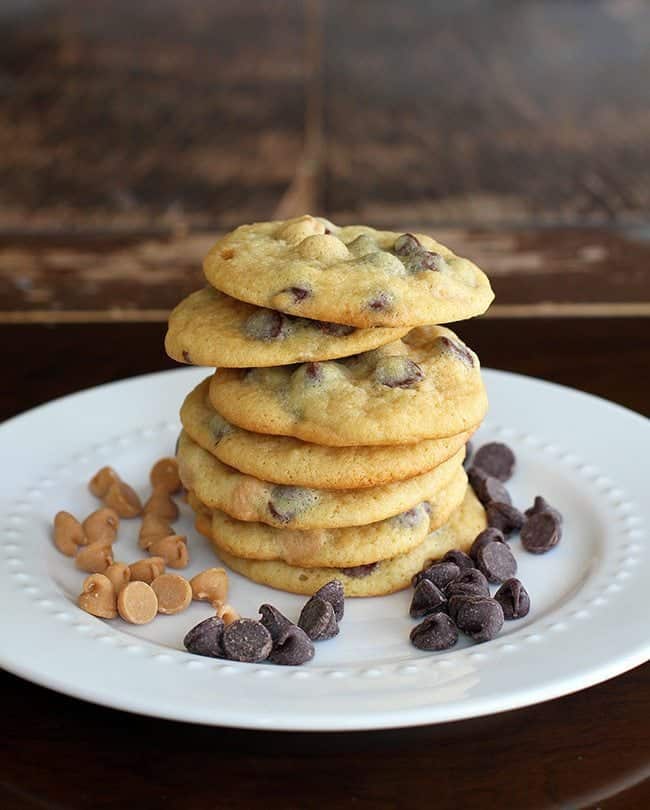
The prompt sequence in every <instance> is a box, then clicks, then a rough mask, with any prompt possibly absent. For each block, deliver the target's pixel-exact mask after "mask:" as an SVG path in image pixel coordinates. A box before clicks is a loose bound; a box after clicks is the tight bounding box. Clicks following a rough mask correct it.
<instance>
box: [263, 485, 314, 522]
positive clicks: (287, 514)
mask: <svg viewBox="0 0 650 810" xmlns="http://www.w3.org/2000/svg"><path fill="white" fill-rule="evenodd" d="M317 501H318V496H317V495H316V493H315V492H314V491H313V490H311V489H303V488H302V487H289V486H283V485H282V484H278V486H275V487H273V489H272V490H271V498H270V499H269V503H268V510H269V513H270V514H271V516H272V517H274V518H275V520H277V521H278V522H279V523H289V522H290V521H292V520H293V519H294V518H295V517H297V515H300V514H302V513H303V512H306V511H307V510H308V509H310V508H311V507H312V506H313V505H314V504H315V503H316V502H317Z"/></svg>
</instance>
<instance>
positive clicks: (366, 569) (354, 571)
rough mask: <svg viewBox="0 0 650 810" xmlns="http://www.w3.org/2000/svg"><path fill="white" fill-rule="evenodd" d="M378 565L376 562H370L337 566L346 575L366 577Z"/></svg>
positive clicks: (355, 577)
mask: <svg viewBox="0 0 650 810" xmlns="http://www.w3.org/2000/svg"><path fill="white" fill-rule="evenodd" d="M378 565H379V563H378V562H372V563H366V564H365V565H353V566H352V567H351V568H339V571H340V572H341V573H342V574H345V575H346V576H348V577H353V578H354V579H362V578H363V577H367V576H369V575H370V574H372V572H373V571H374V570H375V568H376V567H377V566H378Z"/></svg>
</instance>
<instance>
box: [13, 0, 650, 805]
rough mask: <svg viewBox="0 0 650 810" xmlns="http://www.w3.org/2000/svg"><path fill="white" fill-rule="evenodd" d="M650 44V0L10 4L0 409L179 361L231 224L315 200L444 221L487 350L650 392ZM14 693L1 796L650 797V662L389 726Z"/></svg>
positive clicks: (614, 394)
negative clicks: (482, 276) (204, 724)
mask: <svg viewBox="0 0 650 810" xmlns="http://www.w3.org/2000/svg"><path fill="white" fill-rule="evenodd" d="M649 42H650V4H648V3H646V2H644V0H591V2H588V1H587V0H566V2H559V1H558V0H493V1H492V2H490V1H489V0H483V1H482V2H480V1H479V0H456V1H455V2H453V3H452V2H442V1H439V2H434V0H430V2H425V0H417V1H416V0H413V2H402V3H400V2H395V0H392V1H389V0H355V2H348V3H344V2H342V0H306V1H305V2H299V0H267V1H266V2H261V1H259V0H255V1H252V0H251V2H246V0H219V2H209V0H203V1H200V0H184V2H181V0H157V1H154V0H140V1H139V2H134V1H133V0H130V2H127V1H126V0H93V2H86V0H68V2H64V1H63V0H48V1H47V2H45V1H44V0H29V2H27V1H25V2H22V0H5V2H4V3H1V4H0V340H1V341H2V346H3V349H4V357H5V364H4V371H3V385H2V386H0V419H2V418H6V417H8V416H11V415H12V414H14V413H17V412H19V411H21V410H23V409H25V408H27V407H30V406H32V405H36V404H38V403H40V402H43V401H46V400H48V399H50V398H52V397H54V396H60V395H63V394H66V393H69V392H71V391H74V390H77V389H79V388H83V387H86V386H89V385H93V384H98V383H102V382H106V381H108V380H111V379H117V378H120V377H125V376H129V375H132V374H137V373H140V372H145V371H151V370H156V369H160V368H169V367H172V365H173V364H172V363H171V361H169V360H168V359H167V358H166V357H165V355H164V352H163V348H162V338H163V335H164V321H165V318H166V316H167V313H168V311H169V309H170V307H171V306H173V304H174V303H175V302H176V301H177V300H178V299H179V298H180V297H181V296H182V295H184V294H185V293H186V292H189V291H190V290H192V289H195V288H196V287H198V286H199V285H200V283H201V273H200V262H201V258H202V256H203V255H204V253H205V252H206V250H207V248H208V247H209V245H210V244H211V242H212V241H213V239H214V238H215V236H216V235H217V234H218V233H220V232H223V231H224V230H226V229H228V228H230V227H231V226H233V225H235V224H238V223H240V222H243V221H251V220H254V219H268V218H269V217H284V216H290V215H293V214H297V213H303V212H304V211H311V212H313V213H320V214H324V215H326V216H328V217H330V218H332V219H334V220H337V221H339V222H353V221H364V222H368V223H371V224H376V225H379V226H387V227H394V228H396V229H405V228H415V227H420V228H422V229H428V230H430V231H431V232H432V233H433V234H434V235H435V236H436V237H437V238H439V239H440V240H441V241H443V242H447V243H449V244H450V246H452V247H453V248H454V249H456V250H457V251H459V252H461V253H462V252H466V253H467V255H469V256H471V257H472V258H473V259H475V260H476V261H477V262H478V263H479V264H481V265H482V266H484V268H485V269H486V271H487V272H488V273H489V274H490V276H491V278H492V281H493V284H494V287H495V290H496V293H497V299H496V303H495V305H494V306H493V307H492V308H491V310H490V313H489V315H488V316H487V317H485V318H481V319H477V320H474V321H471V322H468V323H464V324H460V325H458V331H459V332H460V333H461V335H462V336H463V337H465V338H466V339H467V340H468V341H469V342H470V343H471V345H472V346H473V347H475V348H476V349H477V350H478V351H479V353H480V355H481V359H482V361H483V362H484V364H485V365H491V366H496V367H499V368H506V369H510V370H514V371H520V372H523V373H528V374H534V375H537V376H540V377H544V378H547V379H551V380H555V381H557V382H561V383H564V384H567V385H573V386H576V387H578V388H582V389H584V390H588V391H591V392H593V393H596V394H599V395H601V396H605V397H608V398H610V399H613V400H615V401H617V402H620V403H622V404H624V405H627V406H628V407H632V408H635V409H636V410H639V411H641V412H643V413H646V414H650V386H649V385H648V382H647V380H648V372H647V368H648V358H649V357H650V329H649V328H648V326H649V322H648V319H647V316H648V315H650V103H649V102H650V81H649V77H650V48H649V47H648V43H649ZM514 319H517V320H514ZM640 449H641V448H640ZM639 459H640V460H635V462H634V463H637V464H639V465H641V464H643V463H646V462H645V459H644V457H643V455H642V454H641V453H640V455H639ZM639 469H640V474H642V472H643V467H642V466H639ZM621 620H622V621H623V620H624V617H622V618H621ZM606 654H607V650H606V647H605V646H604V648H603V655H606ZM73 665H74V664H73V662H71V666H73ZM0 689H1V690H2V692H1V694H2V705H3V723H2V734H0V810H37V809H38V810H41V809H42V808H54V809H55V810H82V809H83V810H87V808H89V807H94V808H98V810H123V808H125V807H130V806H137V807H139V808H142V809H143V810H149V808H152V809H153V808H156V810H157V809H158V808H161V807H162V808H179V809H180V808H182V809H183V810H195V808H196V810H199V808H200V810H204V809H205V808H213V807H215V808H216V807H227V808H235V810H249V808H254V807H264V808H265V810H269V809H271V808H282V810H285V808H300V810H302V808H312V807H314V808H320V807H331V808H339V807H341V808H351V809H352V808H356V809H357V810H366V808H367V809H368V810H376V809H377V808H379V809H380V810H391V809H392V808H396V807H418V806H420V805H424V804H426V805H431V806H433V807H435V808H436V810H438V808H440V810H444V808H454V810H459V809H460V808H462V810H465V808H468V809H470V810H471V809H472V808H480V809H481V810H484V809H485V808H496V807H499V808H501V807H513V808H517V810H519V808H523V809H524V810H529V809H532V810H537V808H540V809H542V808H544V810H545V809H546V808H553V810H574V808H602V809H603V810H616V809H618V808H621V809H624V810H630V809H631V810H636V809H637V808H638V810H647V808H648V807H650V665H647V664H646V665H645V666H643V667H639V668H637V669H635V670H633V671H631V672H629V673H627V674H625V675H623V676H621V677H618V678H615V679H613V680H612V681H609V682H607V683H604V684H601V685H599V686H597V687H594V688H592V689H588V690H586V691H584V692H580V693H578V694H576V695H570V696H567V697H565V698H562V699H559V700H556V701H552V702H550V703H546V704H542V705H540V706H534V707H530V708H527V709H522V710H519V711H516V712H510V713H507V714H504V715H497V716H494V717H488V718H484V719H479V720H474V721H466V722H462V723H454V724H447V725H443V726H436V727H428V728H423V729H415V730H404V731H393V732H383V733H372V734H370V733H369V734H346V735H340V734H334V735H322V734H318V735H316V734H314V735H304V734H301V735H291V734H284V735H283V734H267V733H251V732H237V731H229V730H226V729H206V728H199V727H196V726H191V725H184V724H174V723H167V722H164V721H157V720H150V719H146V718H137V717H133V716H130V715H127V714H124V713H120V712H115V711H111V710H108V709H102V708H98V707H94V706H90V705H88V704H84V703H81V702H78V701H74V700H71V699H69V698H64V697H62V696H60V695H56V694H54V693H52V692H49V691H47V690H44V689H41V688H39V687H36V686H33V685H31V684H29V683H27V682H25V681H22V680H20V679H18V678H15V677H13V676H10V675H8V674H7V673H3V674H1V675H0ZM504 689H507V672H504ZM262 698H263V695H262ZM188 699H191V695H188Z"/></svg>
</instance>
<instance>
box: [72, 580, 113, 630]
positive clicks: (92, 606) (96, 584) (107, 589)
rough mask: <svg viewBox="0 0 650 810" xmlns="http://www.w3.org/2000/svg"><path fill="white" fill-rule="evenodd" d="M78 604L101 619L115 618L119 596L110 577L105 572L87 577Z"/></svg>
mask: <svg viewBox="0 0 650 810" xmlns="http://www.w3.org/2000/svg"><path fill="white" fill-rule="evenodd" d="M77 604H78V605H79V607H80V608H81V609H82V610H85V611H86V613H90V614H92V615H93V616H99V618H100V619H114V618H115V617H116V616H117V596H116V595H115V588H114V587H113V583H112V582H111V581H110V579H109V578H108V577H106V576H104V575H103V574H92V575H91V576H89V577H86V579H85V581H84V584H83V589H82V591H81V593H80V594H79V598H78V600H77Z"/></svg>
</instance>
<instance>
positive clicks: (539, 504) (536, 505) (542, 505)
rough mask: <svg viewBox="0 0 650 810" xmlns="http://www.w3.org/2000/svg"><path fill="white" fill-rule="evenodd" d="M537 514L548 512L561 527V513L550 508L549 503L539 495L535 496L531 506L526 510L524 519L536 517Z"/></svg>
mask: <svg viewBox="0 0 650 810" xmlns="http://www.w3.org/2000/svg"><path fill="white" fill-rule="evenodd" d="M539 512H550V513H551V514H552V515H554V516H555V517H556V518H557V521H558V523H559V524H560V525H562V513H561V512H560V511H558V510H557V509H555V508H554V507H553V506H551V505H550V503H548V501H547V500H546V499H545V498H542V496H541V495H536V496H535V501H534V502H533V505H532V506H531V507H530V508H528V509H526V511H525V512H524V514H525V515H526V517H531V516H532V515H537V514H538V513H539Z"/></svg>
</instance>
